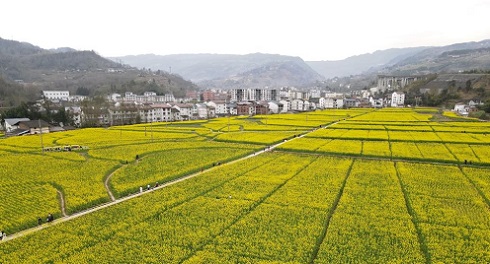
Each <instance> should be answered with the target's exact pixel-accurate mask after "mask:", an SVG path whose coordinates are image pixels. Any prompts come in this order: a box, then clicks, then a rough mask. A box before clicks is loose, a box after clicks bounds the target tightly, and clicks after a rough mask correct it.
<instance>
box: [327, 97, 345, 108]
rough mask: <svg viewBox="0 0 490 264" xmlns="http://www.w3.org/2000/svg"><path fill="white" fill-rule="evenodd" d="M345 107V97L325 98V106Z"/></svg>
mask: <svg viewBox="0 0 490 264" xmlns="http://www.w3.org/2000/svg"><path fill="white" fill-rule="evenodd" d="M342 107H344V99H337V98H325V108H330V109H332V108H333V109H337V108H342Z"/></svg>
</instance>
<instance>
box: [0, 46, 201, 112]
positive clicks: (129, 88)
mask: <svg viewBox="0 0 490 264" xmlns="http://www.w3.org/2000/svg"><path fill="white" fill-rule="evenodd" d="M0 79H1V81H0V95H2V98H0V101H1V102H0V103H2V104H3V106H4V107H5V106H6V107H9V106H15V105H17V104H18V103H19V102H21V101H28V100H31V99H32V98H33V97H34V98H35V97H40V93H41V91H42V90H67V91H70V93H71V94H80V92H81V91H83V93H82V94H81V95H89V96H93V95H106V94H108V93H113V92H114V93H124V92H134V93H143V92H145V91H153V92H156V93H157V94H164V93H173V94H174V96H175V97H184V96H185V94H186V92H187V91H189V90H196V89H197V86H196V85H195V84H193V83H192V82H189V81H186V80H184V79H183V78H182V77H180V76H178V75H174V74H170V73H167V72H162V71H153V72H152V71H148V70H138V69H136V68H133V67H129V66H127V65H122V64H120V63H116V62H113V61H111V60H108V59H105V58H103V57H101V56H99V55H98V54H97V53H96V52H95V51H76V50H73V49H71V48H59V49H52V50H46V49H42V48H40V47H37V46H35V45H32V44H29V43H25V42H18V41H13V40H5V39H2V38H0ZM12 87H16V89H17V93H15V94H14V93H11V92H10V91H12V89H13V88H12ZM14 90H15V89H14ZM26 95H32V96H26Z"/></svg>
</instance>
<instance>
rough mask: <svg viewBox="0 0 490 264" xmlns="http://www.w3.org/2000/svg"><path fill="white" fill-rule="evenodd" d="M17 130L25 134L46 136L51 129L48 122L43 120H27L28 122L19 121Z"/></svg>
mask: <svg viewBox="0 0 490 264" xmlns="http://www.w3.org/2000/svg"><path fill="white" fill-rule="evenodd" d="M18 127H19V128H18V129H21V130H24V131H27V134H31V135H34V134H39V133H43V134H47V133H49V128H50V127H51V125H50V124H48V122H46V121H44V120H29V121H19V122H18Z"/></svg>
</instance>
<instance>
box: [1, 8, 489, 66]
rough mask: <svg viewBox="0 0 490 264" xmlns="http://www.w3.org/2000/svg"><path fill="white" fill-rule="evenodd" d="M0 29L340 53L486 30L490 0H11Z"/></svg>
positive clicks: (155, 48)
mask: <svg viewBox="0 0 490 264" xmlns="http://www.w3.org/2000/svg"><path fill="white" fill-rule="evenodd" d="M0 6H1V10H2V12H1V15H0V37H1V38H4V39H13V40H17V41H25V42H29V43H31V44H34V45H37V46H40V47H41V48H46V49H49V48H57V47H71V48H74V49H78V50H95V51H96V52H98V53H99V54H100V55H102V56H105V57H110V56H124V55H137V54H148V53H153V54H158V55H167V54H181V53H219V54H248V53H255V52H261V53H273V54H282V55H291V56H299V57H301V58H303V59H304V60H338V59H344V58H346V57H349V56H353V55H359V54H363V53H371V52H374V51H376V50H383V49H388V48H394V47H414V46H440V45H448V44H453V43H458V42H467V41H480V40H483V39H490V19H489V14H490V0H464V1H453V0H410V1H405V0H403V1H396V0H297V1H291V0H172V1H165V0H161V1H156V0H155V1H150V0H138V1H133V0H117V1H113V0H84V1H74V0H43V1H40V0H15V1H14V0H7V1H2V3H1V5H0Z"/></svg>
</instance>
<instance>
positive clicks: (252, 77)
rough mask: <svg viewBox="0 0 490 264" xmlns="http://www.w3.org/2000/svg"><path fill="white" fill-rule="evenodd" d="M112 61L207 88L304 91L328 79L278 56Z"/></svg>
mask: <svg viewBox="0 0 490 264" xmlns="http://www.w3.org/2000/svg"><path fill="white" fill-rule="evenodd" d="M111 59H112V60H114V61H118V62H122V63H126V64H129V65H131V66H135V67H138V68H150V69H160V70H164V71H171V72H174V73H177V74H179V75H181V76H182V77H184V78H185V79H188V80H191V81H192V82H195V83H197V84H198V85H199V86H201V87H203V88H214V87H218V88H232V87H264V86H269V87H278V86H279V87H280V86H299V87H303V86H309V85H312V84H313V83H315V82H317V81H321V80H323V79H324V78H323V77H322V76H321V75H320V74H318V73H317V72H315V71H314V70H313V69H311V68H310V66H308V65H307V64H306V63H305V62H304V61H303V60H302V59H301V58H299V57H291V56H283V55H275V54H262V53H255V54H247V55H229V54H180V55H164V56H162V55H154V54H146V55H131V56H124V57H117V58H111Z"/></svg>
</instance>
